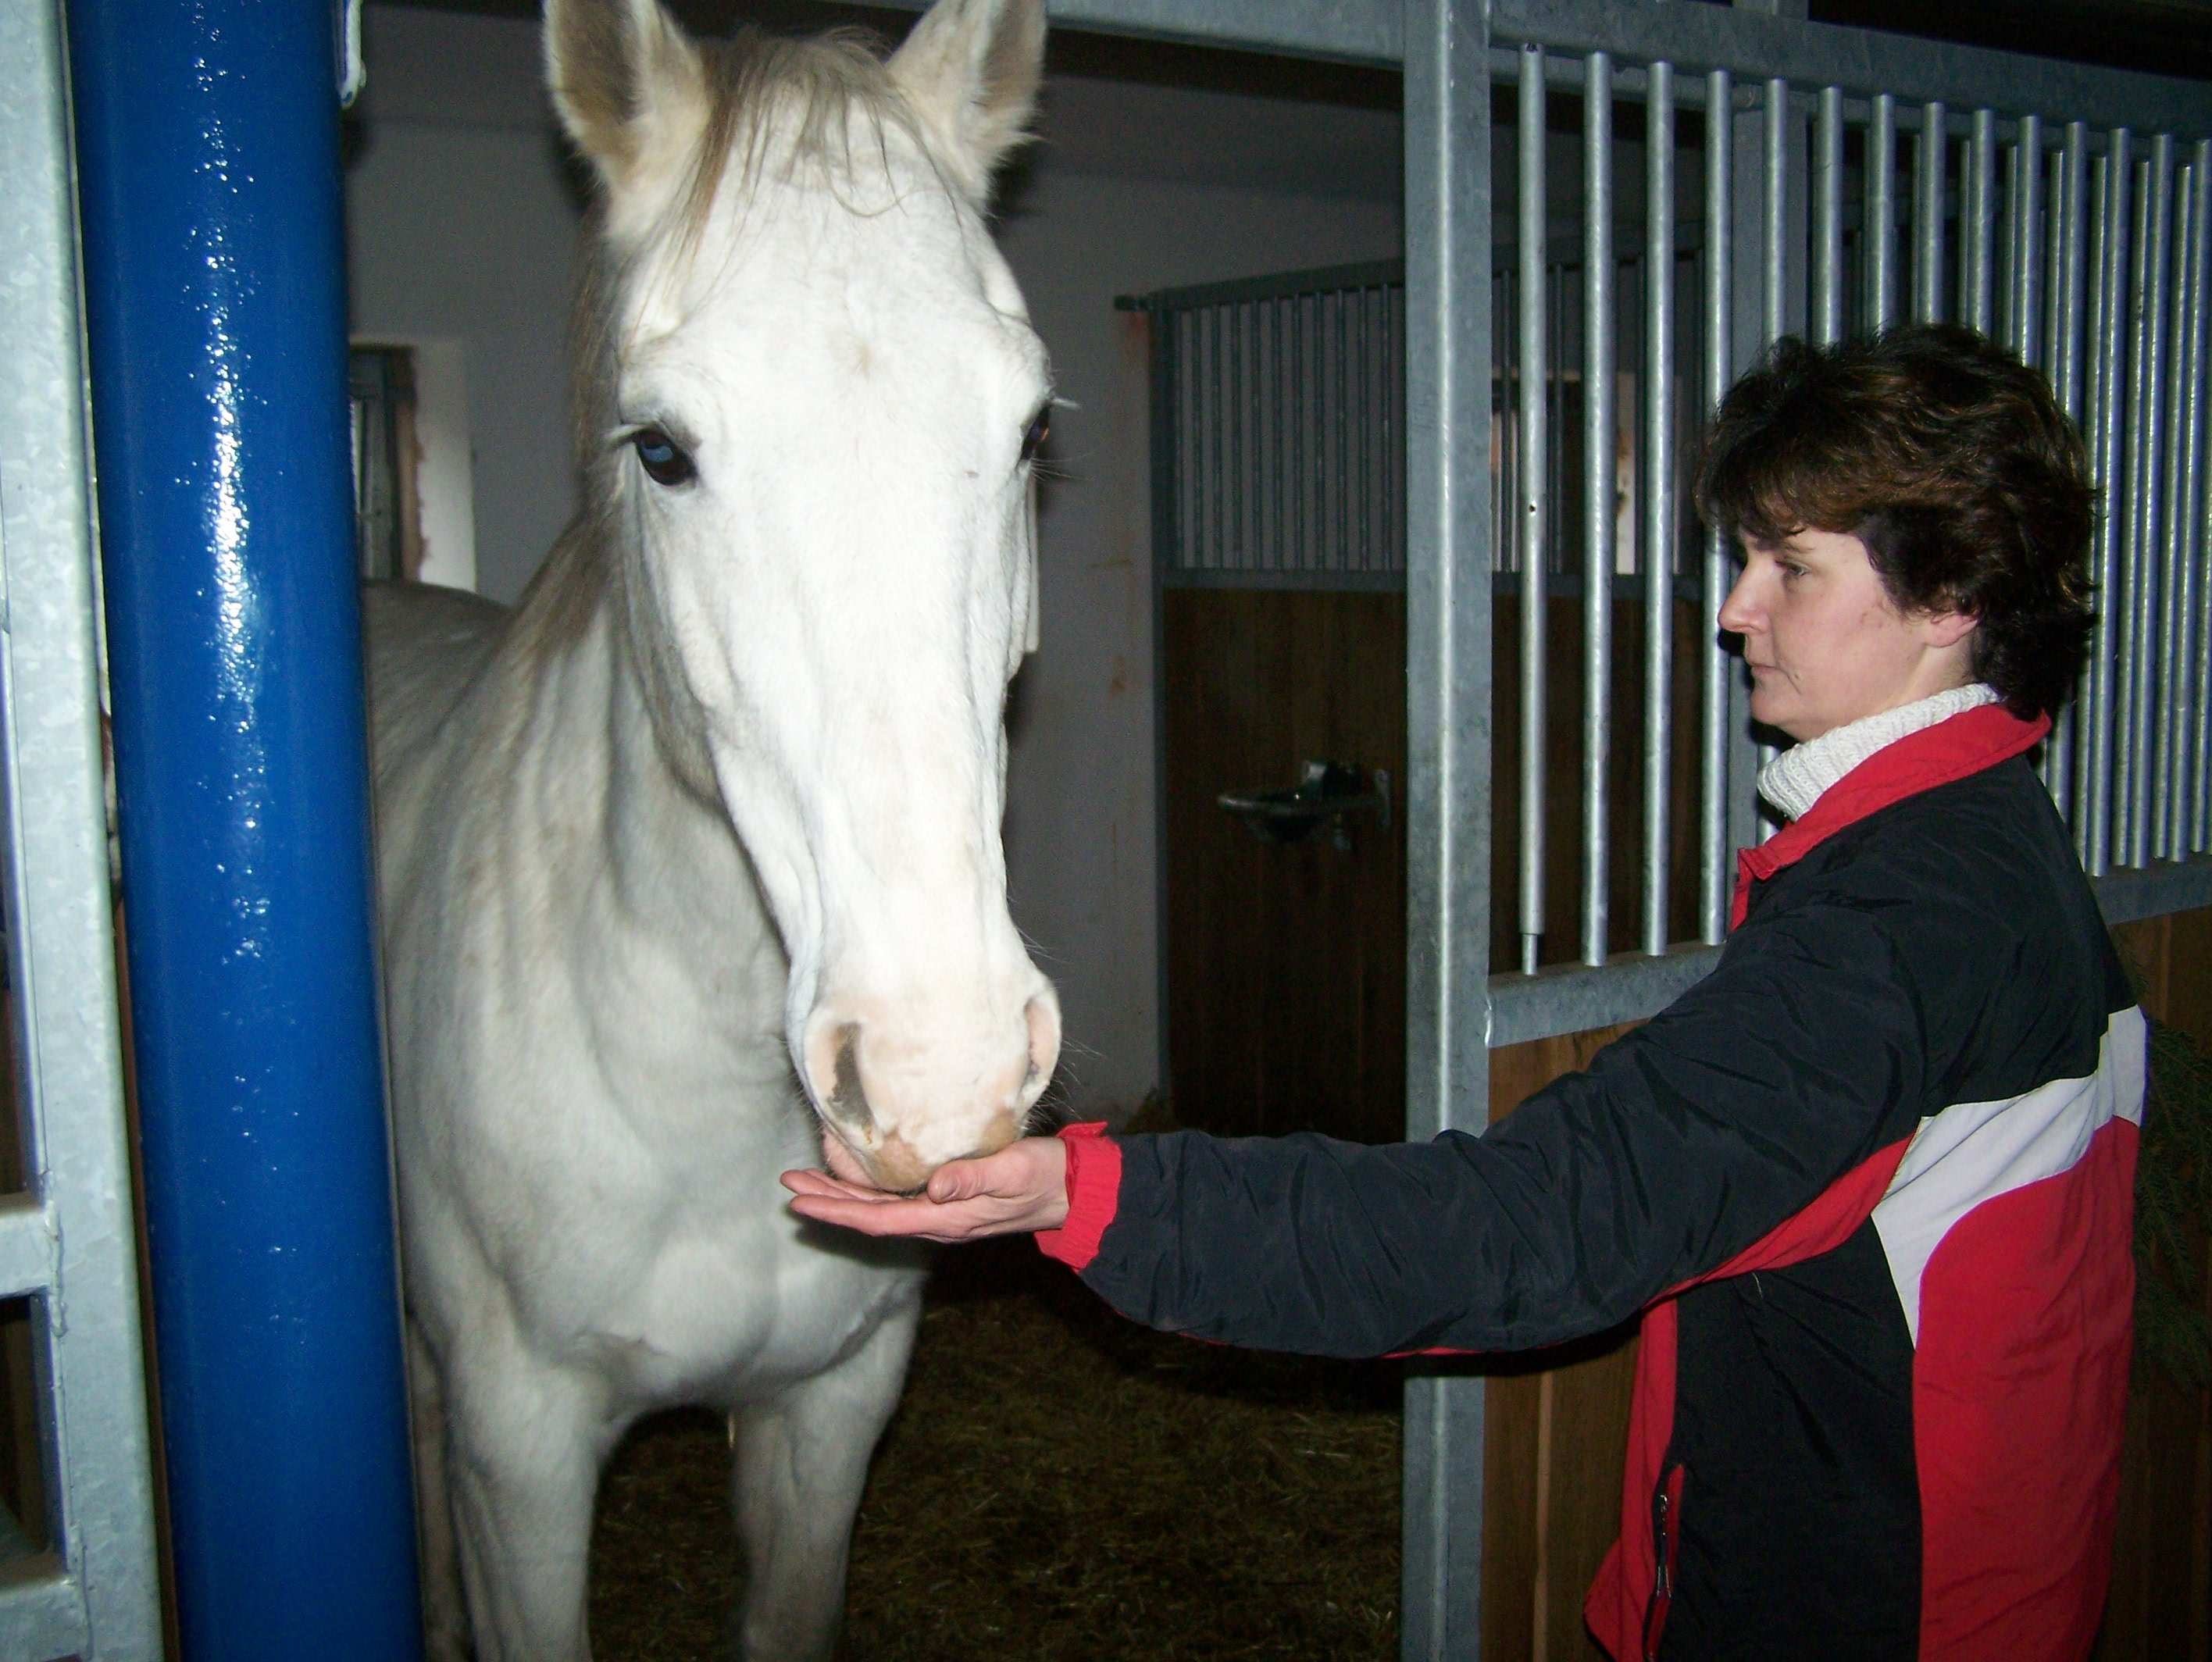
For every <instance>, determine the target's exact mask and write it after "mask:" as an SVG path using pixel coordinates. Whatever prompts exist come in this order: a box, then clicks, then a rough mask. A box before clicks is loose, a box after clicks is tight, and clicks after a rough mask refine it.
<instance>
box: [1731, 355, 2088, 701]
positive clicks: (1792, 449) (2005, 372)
mask: <svg viewBox="0 0 2212 1662" xmlns="http://www.w3.org/2000/svg"><path fill="white" fill-rule="evenodd" d="M1697 502H1698V512H1699V513H1700V514H1701V515H1702V516H1703V517H1704V518H1705V523H1706V524H1708V525H1716V526H1718V527H1720V528H1721V529H1722V530H1723V531H1724V532H1726V533H1727V534H1729V535H1730V536H1736V535H1741V536H1746V537H1750V538H1751V539H1752V540H1753V542H1756V543H1779V542H1782V541H1784V540H1785V539H1786V538H1788V537H1791V536H1793V535H1795V534H1796V532H1798V531H1804V530H1807V529H1811V530H1815V531H1838V532H1842V533H1844V534H1846V535H1850V536H1853V537H1857V538H1858V539H1859V540H1860V541H1861V542H1862V543H1865V544H1866V550H1867V558H1868V560H1869V561H1870V562H1871V563H1872V565H1873V567H1874V568H1875V572H1876V573H1878V574H1879V575H1880V576H1881V580H1882V586H1883V587H1884V589H1885V590H1887V592H1888V595H1889V598H1890V601H1891V604H1893V605H1895V606H1896V607H1897V608H1898V609H1899V610H1901V611H1905V612H1930V611H1956V612H1963V613H1967V614H1970V615H1972V616H1973V617H1974V618H1975V619H1976V620H1977V622H1976V627H1975V629H1974V633H1973V635H1972V653H1973V657H1972V663H1973V670H1974V674H1975V675H1976V676H1978V678H1980V679H1981V680H1984V681H1986V682H1989V683H1990V685H1991V686H1992V687H1994V688H1996V690H1997V693H1998V695H1999V696H2001V697H2002V699H2003V700H2004V701H2005V703H2006V705H2007V706H2008V707H2009V708H2011V709H2012V711H2013V712H2014V713H2015V714H2018V715H2022V716H2033V715H2035V714H2039V713H2045V712H2050V711H2053V710H2056V709H2057V707H2058V706H2059V705H2060V704H2061V703H2063V701H2065V698H2066V696H2067V695H2068V694H2069V692H2071V691H2072V690H2073V687H2074V683H2075V680H2076V678H2077V677H2078V676H2079V675H2080V673H2081V660H2082V655H2083V651H2084V648H2085V646H2086V644H2087V638H2088V633H2089V623H2090V616H2091V613H2090V606H2089V595H2090V584H2089V574H2088V548H2089V537H2090V532H2091V531H2092V530H2093V524H2094V510H2095V503H2096V491H2095V489H2094V488H2093V486H2092V485H2091V484H2090V482H2089V466H2088V458H2087V454H2086V452H2084V450H2083V448H2082V445H2081V435H2080V434H2078V433H2077V432H2075V428H2074V424H2073V423H2072V422H2069V421H2068V420H2067V418H2066V416H2065V414H2064V413H2063V411H2062V410H2060V409H2059V408H2058V403H2057V399H2056V398H2054V397H2052V396H2051V386H2050V384H2049V383H2048V382H2047V381H2045V379H2044V378H2043V377H2042V376H2041V375H2040V374H2039V373H2036V372H2035V371H2034V370H2033V369H2030V368H2028V367H2027V366H2026V365H2025V364H2023V363H2021V361H2020V360H2019V359H2017V358H2015V357H2014V356H2013V355H2011V354H2010V353H2008V352H2007V351H2005V350H2004V349H2002V348H2001V347H1999V346H1997V345H1996V343H1994V342H1992V341H1990V340H1989V339H1987V338H1986V337H1984V336H1981V335H1978V334H1976V333H1975V332H1974V331H1972V330H1971V329H1962V328H1960V327H1959V326H1958V325H1953V324H1911V325H1901V326H1899V327H1897V328H1893V329H1888V330H1885V331H1882V332H1881V334H1878V335H1873V336H1865V337H1859V338H1857V339H1853V340H1850V341H1845V342H1844V343H1841V344H1839V345H1836V346H1829V347H1815V346H1808V344H1806V343H1804V342H1803V341H1802V340H1798V339H1796V337H1784V338H1783V339H1781V340H1778V341H1777V342H1776V343H1774V345H1773V347H1772V348H1771V349H1770V350H1769V351H1768V353H1767V354H1766V355H1765V358H1764V359H1763V360H1762V361H1760V363H1759V366H1758V367H1756V368H1755V369H1753V371H1752V372H1751V373H1749V374H1747V375H1746V376H1745V377H1744V378H1743V379H1741V380H1740V381H1738V382H1737V383H1736V384H1735V385H1734V386H1733V387H1731V388H1729V393H1728V396H1727V397H1725V398H1723V400H1722V401H1721V406H1720V409H1719V410H1718V411H1717V413H1716V414H1715V416H1714V418H1713V422H1712V426H1711V430H1710V431H1709V433H1708V434H1707V435H1706V440H1705V460H1704V464H1703V465H1702V466H1701V467H1700V468H1699V473H1698V482H1697Z"/></svg>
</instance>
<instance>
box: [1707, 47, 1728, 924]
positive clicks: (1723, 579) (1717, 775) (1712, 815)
mask: <svg viewBox="0 0 2212 1662" xmlns="http://www.w3.org/2000/svg"><path fill="white" fill-rule="evenodd" d="M1731 102H1732V94H1731V91H1730V88H1729V73H1728V71H1727V70H1713V71H1711V73H1710V74H1708V75H1707V76H1705V408H1706V409H1708V410H1711V409H1715V408H1717V406H1718V405H1719V403H1720V401H1721V399H1722V398H1723V397H1725V396H1726V394H1727V392H1728V389H1729V380H1730V379H1732V378H1733V372H1732V370H1731V368H1730V357H1731V354H1730V352H1729V315H1730V306H1731V294H1730V288H1731V284H1730V282H1729V265H1730V263H1731V261H1732V260H1733V258H1734V253H1733V251H1732V249H1731V247H1730V243H1731V240H1732V239H1731V237H1730V234H1729V232H1730V221H1729V206H1730V203H1731V199H1732V196H1733V192H1734V191H1735V182H1734V180H1733V179H1732V178H1731V176H1730V175H1731V173H1732V172H1733V168H1732V167H1731V166H1730V159H1729V143H1730V140H1731V138H1732V137H1733V134H1732V133H1731V131H1730V122H1729V116H1730V113H1731V111H1730V105H1731ZM1728 579H1729V549H1728V544H1727V543H1726V541H1725V539H1724V538H1723V537H1722V534H1721V532H1720V531H1719V530H1718V529H1717V527H1713V526H1708V527H1706V530H1705V626H1706V627H1705V630H1704V636H1705V662H1704V664H1703V665H1702V669H1703V671H1704V674H1703V676H1702V678H1701V680H1700V682H1699V692H1700V694H1701V695H1702V700H1701V709H1700V714H1701V716H1702V721H1701V724H1700V728H1699V745H1700V752H1701V762H1702V770H1701V774H1700V785H1701V787H1702V792H1703V800H1702V802H1701V804H1700V807H1701V809H1702V810H1703V812H1702V814H1701V815H1700V818H1699V852H1700V855H1701V857H1702V858H1701V861H1700V871H1699V877H1700V883H1699V899H1698V913H1699V925H1700V931H1699V932H1700V934H1701V936H1702V937H1703V938H1704V939H1705V940H1706V941H1707V942H1718V941H1721V940H1723V939H1725V938H1726V937H1727V935H1728V919H1729V898H1730V892H1731V884H1730V883H1729V858H1728V857H1729V835H1728V810H1729V802H1728V783H1729V781H1728V695H1729V664H1730V663H1731V662H1732V661H1733V660H1732V659H1731V658H1730V656H1729V653H1728V652H1725V651H1723V649H1722V647H1721V645H1720V625H1719V622H1718V617H1719V613H1720V606H1721V602H1722V600H1723V598H1724V597H1726V595H1727V593H1728V590H1729V580H1728Z"/></svg>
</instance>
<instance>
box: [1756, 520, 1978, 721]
mask: <svg viewBox="0 0 2212 1662" xmlns="http://www.w3.org/2000/svg"><path fill="white" fill-rule="evenodd" d="M1741 550H1742V552H1741V559H1742V561H1743V570H1742V573H1741V575H1739V576H1738V577H1737V579H1736V580H1735V588H1733V589H1731V590H1730V591H1729V597H1728V599H1727V601H1726V602H1725V603H1724V604H1723V605H1722V607H1721V613H1720V623H1721V628H1723V629H1725V630H1727V631H1729V633H1730V634H1736V635H1740V636H1741V637H1742V640H1743V658H1744V662H1745V663H1746V664H1748V665H1749V666H1750V669H1751V715H1752V719H1753V720H1754V721H1759V722H1763V723H1764V724H1765V725H1767V726H1769V727H1777V728H1779V729H1781V731H1784V732H1785V733H1787V734H1789V735H1790V737H1792V738H1794V739H1799V740H1803V739H1808V738H1818V737H1820V735H1821V734H1823V733H1825V732H1826V731H1829V729H1831V728H1833V727H1840V726H1843V725H1844V724H1845V723H1846V722H1852V721H1857V720H1858V719H1860V718H1861V717H1863V716H1870V715H1877V714H1879V713H1881V712H1882V711H1884V710H1893V709H1895V708H1897V707H1898V706H1899V705H1901V704H1911V703H1913V702H1915V701H1917V700H1920V699H1923V698H1927V697H1929V696H1930V695H1933V694H1936V693H1940V692H1942V691H1945V690H1946V689H1948V688H1953V687H1963V686H1965V685H1966V683H1967V682H1969V681H1970V680H1972V658H1971V637H1972V634H1973V628H1974V620H1973V619H1972V617H1968V616H1961V615H1960V614H1959V613H1957V612H1922V613H1905V612H1900V611H1899V610H1897V608H1896V607H1895V606H1894V605H1893V604H1891V602H1890V598H1889V595H1888V593H1887V591H1885V590H1884V589H1883V587H1882V585H1881V577H1880V575H1879V574H1878V573H1876V572H1875V568H1874V566H1873V564H1872V563H1871V562H1870V561H1869V560H1868V559H1867V551H1866V544H1865V543H1862V542H1861V541H1859V539H1858V538H1857V537H1853V536H1850V535H1849V534H1848V533H1847V532H1844V531H1813V530H1810V529H1808V530H1803V531H1798V532H1796V534H1795V535H1793V536H1791V537H1787V538H1785V539H1784V540H1783V541H1782V542H1779V543H1771V544H1769V543H1755V542H1753V541H1752V540H1751V539H1750V538H1749V537H1744V538H1742V539H1741Z"/></svg>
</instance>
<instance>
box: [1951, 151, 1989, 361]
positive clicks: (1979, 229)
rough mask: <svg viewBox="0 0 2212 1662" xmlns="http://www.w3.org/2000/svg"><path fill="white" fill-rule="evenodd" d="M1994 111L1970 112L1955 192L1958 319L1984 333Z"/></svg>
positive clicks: (1986, 309) (1987, 282)
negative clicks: (1963, 166) (1969, 132)
mask: <svg viewBox="0 0 2212 1662" xmlns="http://www.w3.org/2000/svg"><path fill="white" fill-rule="evenodd" d="M1996 155H1997V117H1996V111H1994V110H1991V109H1987V108H1984V109H1979V110H1976V111H1975V112H1974V121H1973V130H1972V136H1971V137H1969V138H1968V139H1967V141H1966V171H1965V173H1964V174H1963V175H1962V177H1961V179H1960V191H1959V197H1960V214H1959V312H1958V316H1959V321H1960V322H1961V323H1963V324H1965V325H1966V326H1967V327H1968V328H1969V329H1977V330H1979V331H1981V332H1982V333H1983V334H1984V335H1986V334H1989V333H1990V332H1991V331H1990V297H1991V286H1992V282H1993V280H1994V277H1995V271H1996V268H1995V264H1994V262H1993V260H1992V259H1991V258H1990V255H1991V251H1992V246H1993V243H1994V240H1995V238H1996V218H1997V208H1996Z"/></svg>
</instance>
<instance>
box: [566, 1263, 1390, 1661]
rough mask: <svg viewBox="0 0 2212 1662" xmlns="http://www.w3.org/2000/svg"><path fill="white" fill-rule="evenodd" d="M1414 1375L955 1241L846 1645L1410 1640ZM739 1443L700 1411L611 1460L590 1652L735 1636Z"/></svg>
mask: <svg viewBox="0 0 2212 1662" xmlns="http://www.w3.org/2000/svg"><path fill="white" fill-rule="evenodd" d="M1400 1380H1401V1374H1400V1372H1399V1370H1398V1368H1396V1367H1395V1365H1393V1364H1389V1363H1364V1364H1350V1363H1335V1362H1314V1361H1310V1360H1305V1359H1301V1358H1296V1357H1286V1356H1262V1355H1255V1354H1253V1353H1249V1352H1244V1351H1237V1350H1225V1349H1222V1348H1220V1347H1217V1346H1212V1345H1206V1344H1196V1343H1194V1342H1193V1341H1190V1340H1188V1339H1178V1338H1172V1337H1166V1336H1164V1335H1161V1334H1157V1333H1152V1332H1149V1331H1146V1330H1145V1329H1142V1328H1139V1327H1137V1326H1135V1325H1133V1324H1131V1323H1128V1322H1126V1321H1124V1320H1122V1319H1121V1318H1120V1317H1118V1316H1115V1314H1114V1313H1112V1312H1111V1311H1109V1310H1108V1309H1107V1308H1106V1307H1104V1306H1103V1305H1102V1304H1100V1303H1099V1302H1098V1301H1097V1300H1095V1299H1094V1298H1092V1297H1091V1295H1090V1294H1089V1293H1088V1292H1086V1291H1085V1289H1083V1287H1082V1286H1081V1285H1080V1283H1078V1282H1077V1281H1076V1280H1075V1278H1074V1277H1073V1276H1071V1275H1069V1274H1068V1273H1067V1272H1066V1271H1065V1270H1063V1269H1060V1267H1059V1266H1057V1265H1053V1264H1050V1263H1048V1261H1046V1260H1045V1259H1043V1258H1042V1257H1041V1256H1040V1255H1039V1254H1038V1253H1036V1249H1035V1247H1034V1246H1031V1245H1030V1243H1029V1242H1027V1241H1026V1240H1022V1241H1010V1242H994V1243H991V1244H988V1245H986V1246H975V1247H969V1248H965V1249H962V1250H961V1251H958V1252H957V1253H948V1254H947V1255H946V1257H945V1261H944V1264H943V1266H942V1267H941V1268H940V1270H939V1273H938V1275H937V1277H936V1278H935V1280H934V1282H933V1285H932V1288H931V1291H930V1295H929V1300H928V1304H927V1312H926V1313H925V1315H924V1317H923V1319H922V1326H921V1338H920V1340H919V1342H918V1344H917V1346H916V1349H915V1362H914V1368H913V1371H912V1374H911V1375H910V1376H909V1380H908V1388H907V1393H906V1397H905V1398H904V1400H903V1402H902V1404H901V1405H900V1409H899V1411H898V1415H897V1417H896V1419H895V1420H894V1421H893V1422H892V1423H891V1427H890V1430H889V1431H888V1432H887V1433H886V1434H885V1435H884V1443H883V1446H882V1447H881V1448H880V1450H879V1451H878V1454H877V1458H876V1463H875V1467H874V1471H873V1473H872V1477H871V1479H870V1482H869V1487H868V1492H867V1495H866V1499H865V1500H864V1501H863V1502H862V1505H861V1509H860V1526H859V1528H858V1530H857V1532H856V1533H855V1538H854V1546H853V1568H852V1576H851V1581H850V1586H849V1589H848V1600H847V1614H846V1623H845V1639H844V1643H843V1646H842V1652H841V1654H842V1656H843V1657H845V1658H847V1659H850V1662H930V1659H939V1658H943V1659H952V1658H959V1659H963V1662H966V1659H969V1658H972V1657H975V1656H977V1655H983V1656H992V1657H1005V1658H1009V1659H1020V1662H1058V1659H1070V1662H1073V1659H1077V1658H1080V1659H1083V1662H1112V1659H1116V1658H1139V1657H1141V1658H1146V1659H1156V1658H1157V1659H1169V1662H1172V1659H1182V1658H1198V1657H1291V1656H1296V1657H1302V1658H1304V1657H1341V1658H1357V1659H1364V1658H1373V1659H1377V1662H1381V1659H1387V1658H1393V1657H1395V1656H1396V1655H1397V1653H1398V1641H1397V1597H1398V1560H1399V1550H1398V1543H1399V1453H1398V1450H1399V1414H1398V1403H1399V1388H1400ZM727 1459H728V1456H727V1444H726V1438H725V1435H724V1430H723V1427H722V1424H721V1422H720V1420H719V1419H717V1418H715V1417H714V1416H711V1415H709V1414H707V1413H704V1412H690V1413H683V1414H674V1415H666V1416H660V1417H659V1418H657V1419H655V1420H653V1421H651V1422H647V1424H646V1425H645V1426H643V1427H641V1428H639V1430H638V1431H637V1432H636V1433H635V1434H634V1435H632V1436H631V1438H630V1439H629V1441H627V1442H626V1443H625V1444H624V1446H623V1448H622V1450H621V1451H620V1452H619V1453H617V1456H616V1458H615V1460H614V1462H613V1464H612V1465H611V1466H610V1468H609V1470H608V1472H607V1476H606V1480H605V1485H604V1488H603V1490H602V1495H601V1500H600V1506H599V1523H598V1530H597V1534H596V1536H595V1538H594V1543H593V1550H592V1641H593V1650H594V1653H596V1654H598V1655H599V1656H601V1657H604V1658H606V1659H609V1662H667V1659H678V1658H684V1659H691V1658H704V1657H712V1656H715V1655H718V1654H720V1651H719V1648H718V1647H719V1646H720V1642H721V1636H722V1634H723V1631H724V1627H725V1623H726V1613H727V1610H728V1607H729V1604H730V1602H731V1598H732V1591H733V1587H734V1575H735V1571H734V1550H733V1545H732V1534H731V1528H730V1524H729V1521H728V1513H727V1509H726V1504H725V1501H724V1494H725V1482H726V1465H727Z"/></svg>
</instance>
